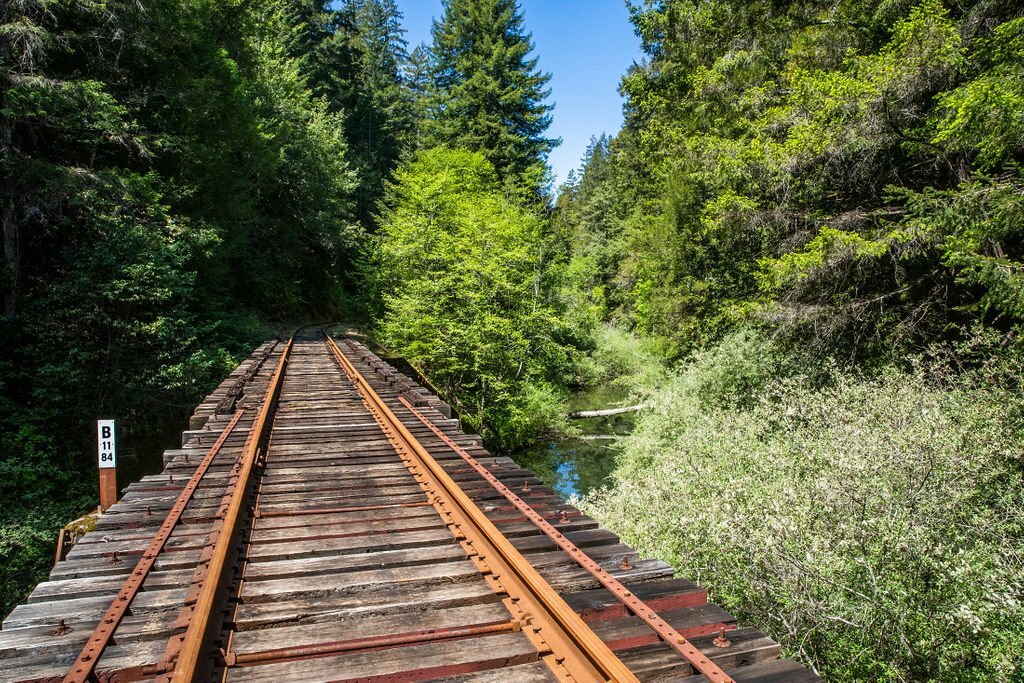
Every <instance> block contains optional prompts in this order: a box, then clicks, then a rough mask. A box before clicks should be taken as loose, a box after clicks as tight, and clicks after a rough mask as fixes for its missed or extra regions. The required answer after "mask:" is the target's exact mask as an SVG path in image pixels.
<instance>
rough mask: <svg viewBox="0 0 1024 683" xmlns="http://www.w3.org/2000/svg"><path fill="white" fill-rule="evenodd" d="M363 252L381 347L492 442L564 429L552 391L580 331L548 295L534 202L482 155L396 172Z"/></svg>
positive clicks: (571, 363)
mask: <svg viewBox="0 0 1024 683" xmlns="http://www.w3.org/2000/svg"><path fill="white" fill-rule="evenodd" d="M380 223H381V232H380V237H379V242H378V244H377V247H376V249H375V251H374V253H373V255H372V259H371V260H372V261H373V265H374V269H373V270H372V271H371V272H372V278H373V280H374V286H375V288H376V290H377V293H378V295H379V297H380V300H381V301H382V303H383V306H382V308H383V311H382V313H381V315H380V317H379V319H378V320H377V324H376V329H377V332H378V333H379V335H380V338H381V340H382V341H383V342H384V343H385V344H386V345H387V346H388V347H389V348H391V349H393V350H394V351H396V352H398V353H400V354H401V355H402V356H404V357H405V358H406V359H408V360H409V361H410V362H411V363H413V364H414V365H415V366H417V367H419V368H421V369H422V370H423V372H424V373H426V374H427V375H428V376H429V377H430V378H431V381H432V382H434V384H435V385H436V386H437V387H438V388H439V389H440V390H441V392H442V393H443V394H444V395H445V397H446V398H448V399H449V400H451V401H452V402H453V404H454V405H455V406H456V408H457V409H458V411H459V414H460V415H461V416H462V418H463V419H464V420H465V421H466V422H467V423H469V424H470V425H471V426H473V427H474V428H475V429H477V430H479V431H480V433H481V434H483V436H484V438H485V439H488V440H489V442H490V443H491V444H492V445H495V446H499V447H504V448H515V447H517V446H521V445H523V444H525V443H529V442H531V441H532V440H533V439H535V438H537V436H538V435H541V434H544V433H546V432H550V431H553V430H556V429H557V428H558V427H559V425H561V424H564V415H565V413H566V412H567V408H566V407H565V398H564V396H563V395H562V394H563V393H564V392H563V391H561V389H560V387H562V386H564V385H565V384H566V383H567V381H568V379H569V378H570V377H572V376H573V374H574V373H575V358H576V357H577V356H578V355H579V350H578V344H580V343H582V342H583V341H584V340H585V334H586V333H587V332H589V330H579V329H576V328H574V326H573V325H571V324H569V323H567V322H566V319H565V317H564V316H563V315H562V313H563V310H562V308H561V306H560V304H559V302H558V301H557V300H556V299H555V297H554V296H553V287H552V286H551V283H550V269H549V266H550V263H549V262H548V261H547V259H546V257H545V253H547V249H546V247H547V237H546V236H545V234H544V231H543V223H542V221H541V219H540V217H539V216H538V215H537V212H536V211H535V209H534V207H531V206H530V204H529V203H528V202H527V201H525V200H522V199H520V198H518V197H516V196H515V195H514V194H513V195H511V196H510V194H509V193H508V192H507V191H506V190H505V189H504V188H503V187H502V186H501V184H500V183H499V181H498V177H497V174H496V173H495V171H494V168H493V166H491V164H490V162H488V161H487V160H486V159H485V158H484V156H483V155H482V154H479V153H475V152H467V151H464V150H450V149H447V148H436V149H431V150H425V151H422V152H420V153H418V154H417V155H416V157H415V159H413V160H412V161H411V162H410V163H409V164H407V165H406V166H404V167H403V168H401V169H399V170H398V171H397V173H396V176H395V182H394V184H393V185H392V186H391V187H390V188H389V190H388V195H387V207H386V209H385V210H384V211H383V213H382V215H381V220H380Z"/></svg>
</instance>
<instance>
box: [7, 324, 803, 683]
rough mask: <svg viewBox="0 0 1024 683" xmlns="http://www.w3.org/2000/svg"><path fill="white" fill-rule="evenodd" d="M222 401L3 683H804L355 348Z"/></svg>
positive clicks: (125, 513) (256, 371)
mask: <svg viewBox="0 0 1024 683" xmlns="http://www.w3.org/2000/svg"><path fill="white" fill-rule="evenodd" d="M226 386H230V387H231V389H230V390H228V391H227V393H226V394H225V395H220V396H216V395H215V396H213V397H211V399H210V400H208V401H207V405H216V409H215V410H214V411H213V412H210V409H209V408H207V409H204V410H202V411H197V415H198V414H200V412H204V413H208V414H209V417H208V419H207V422H206V425H205V428H204V429H203V430H199V431H194V432H190V433H187V439H186V445H188V446H190V448H187V449H184V450H183V451H182V452H177V453H176V452H172V453H170V457H169V462H168V466H167V469H166V470H165V472H164V473H163V474H161V475H157V476H155V477H147V478H146V479H144V480H143V481H142V482H140V483H139V484H136V485H133V486H131V487H129V490H128V494H127V495H126V496H125V498H124V499H123V500H122V502H121V503H119V504H118V505H117V506H114V508H112V509H111V513H112V514H107V515H104V516H103V518H101V520H100V523H99V525H98V529H97V530H96V531H94V532H93V533H91V534H88V535H87V536H86V537H85V538H84V539H82V541H80V542H79V543H78V544H77V545H76V546H75V548H74V549H73V550H72V551H71V552H70V553H69V555H68V558H67V559H66V560H63V561H61V562H58V564H57V565H56V567H55V569H54V573H53V574H52V575H51V580H50V581H49V582H46V583H44V584H40V586H39V587H37V589H36V591H35V592H34V593H33V595H32V596H31V597H30V602H29V603H28V604H27V605H23V606H21V607H19V608H17V609H16V610H15V612H14V613H12V615H11V616H10V617H9V618H8V620H7V621H5V623H4V630H3V631H0V671H3V670H4V667H5V665H6V664H10V665H11V666H8V667H7V671H8V675H9V677H5V678H4V679H3V680H11V681H30V680H31V681H58V680H63V681H66V682H68V683H71V682H74V681H90V680H110V681H126V682H127V681H143V680H145V681H162V682H169V681H176V682H177V681H275V682H276V681H292V680H294V681H399V680H401V681H419V680H439V679H442V680H449V681H456V680H457V681H480V682H483V681H527V682H528V681H580V682H588V683H589V682H591V681H622V682H627V681H639V680H659V681H660V680H689V679H690V677H691V676H692V677H694V678H693V680H694V681H698V680H710V681H731V680H751V681H753V680H763V681H769V680H770V681H781V680H792V681H805V680H816V678H815V677H814V676H812V675H811V674H810V673H809V672H807V671H806V670H805V669H803V668H802V667H799V666H798V665H796V664H795V663H793V662H791V661H789V660H779V659H778V654H779V648H778V646H777V645H776V644H775V643H774V642H773V641H771V639H769V638H767V637H766V636H764V635H763V634H760V633H758V632H756V631H753V630H752V629H739V628H737V627H736V624H735V621H734V620H733V619H732V617H731V616H730V615H728V614H727V613H725V612H724V611H723V610H721V609H719V608H717V607H715V606H714V605H708V604H707V603H706V594H705V593H704V592H703V591H701V590H700V589H699V588H697V587H696V586H693V584H690V583H689V582H686V581H684V580H680V579H673V578H671V570H670V568H668V567H667V565H665V564H664V563H661V562H658V561H652V560H640V559H638V558H637V557H636V554H635V552H634V551H633V550H632V549H631V548H629V547H628V546H625V545H623V544H621V543H620V542H619V541H618V539H617V538H616V537H615V536H614V535H613V534H611V533H610V532H607V531H605V530H603V529H600V528H597V526H596V524H595V523H594V522H593V521H592V520H589V519H587V518H585V517H583V516H582V515H580V513H579V512H578V511H576V510H575V509H572V508H571V507H569V506H568V505H565V504H564V503H562V502H561V501H560V500H558V498H557V497H556V496H554V495H553V494H552V492H551V491H550V490H549V489H547V488H545V487H543V486H542V485H541V483H540V481H539V480H537V479H536V478H535V477H534V476H533V475H532V473H530V472H528V471H526V470H523V469H521V468H519V467H518V466H517V465H516V464H515V463H514V462H512V461H511V460H509V459H508V458H500V457H494V456H492V455H491V454H489V453H487V452H486V451H484V450H483V449H482V448H481V447H480V445H479V442H478V440H477V439H476V438H475V437H472V436H468V435H465V434H463V433H462V432H461V431H459V430H458V427H457V421H454V420H451V419H448V416H447V415H446V414H445V412H446V411H445V406H444V405H443V404H442V403H441V402H440V401H439V400H438V399H436V397H433V396H432V395H430V394H428V393H427V392H425V391H423V390H421V389H420V388H419V387H416V386H415V385H414V384H413V383H412V382H411V381H410V380H409V379H408V378H406V377H404V376H403V375H401V374H399V373H397V371H395V370H394V369H393V368H390V366H387V365H386V364H385V363H383V362H382V361H380V359H378V358H376V356H374V355H373V354H371V353H370V352H369V351H367V350H366V349H365V348H364V347H362V346H361V345H360V344H358V343H357V342H355V341H353V340H350V339H343V340H341V341H336V340H334V339H333V338H331V337H324V336H323V335H322V334H319V333H310V334H308V335H306V336H304V337H297V338H296V339H294V340H290V341H288V342H283V343H280V344H277V345H265V346H264V347H261V349H260V350H259V352H258V353H257V354H255V355H254V358H253V359H251V360H250V362H248V363H247V364H246V365H245V366H244V367H243V368H240V370H239V371H236V373H234V377H233V378H229V380H226V381H225V384H224V385H222V387H226ZM215 393H216V392H215ZM222 393H223V392H222ZM61 608H64V609H63V610H62V609H61ZM58 614H64V615H66V616H60V617H59V616H58ZM55 622H56V623H55ZM47 633H48V635H49V637H46V635H47ZM5 635H6V636H8V637H7V639H6V640H5ZM19 638H20V640H19ZM43 640H45V641H46V642H45V643H41V641H43ZM18 643H21V644H22V646H21V647H19V646H18ZM5 648H6V649H5Z"/></svg>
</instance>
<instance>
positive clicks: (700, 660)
mask: <svg viewBox="0 0 1024 683" xmlns="http://www.w3.org/2000/svg"><path fill="white" fill-rule="evenodd" d="M398 400H399V401H401V403H402V405H403V406H405V408H406V409H407V410H408V411H409V412H410V413H412V414H413V416H415V417H416V418H417V419H418V420H419V421H420V422H422V423H423V424H424V426H426V427H427V428H428V429H430V431H431V432H433V433H434V435H435V436H437V437H438V438H440V439H441V440H442V441H443V442H444V443H445V444H446V445H447V446H448V447H449V448H451V449H452V451H454V452H455V453H456V454H458V455H459V457H461V458H462V459H463V460H464V461H465V462H466V463H467V464H468V465H469V466H470V467H472V468H473V469H474V470H475V471H476V472H477V473H478V474H480V476H482V477H483V478H484V479H485V480H486V481H487V483H489V484H490V485H491V486H492V487H493V488H494V489H495V490H496V491H498V493H500V494H501V495H503V496H504V497H505V498H506V499H507V500H508V501H509V502H510V503H512V505H514V506H515V507H516V508H517V509H518V510H519V511H520V512H522V513H523V514H524V515H525V516H526V518H527V519H529V520H530V521H531V522H533V523H534V524H535V525H536V526H537V528H538V529H540V530H541V531H543V532H544V534H545V535H546V536H547V537H548V538H550V539H551V540H552V541H554V542H555V544H556V545H558V547H559V548H561V549H562V550H564V551H565V552H566V553H567V554H568V555H569V557H571V558H572V559H573V560H574V561H575V562H576V563H577V564H578V565H579V566H581V567H582V568H583V569H585V570H587V571H588V572H590V574H591V575H592V576H593V577H594V578H595V579H597V580H598V581H599V582H600V583H601V585H602V586H604V587H605V588H607V589H608V590H609V591H610V592H611V593H612V595H614V596H615V598H616V599H617V600H619V602H621V603H622V604H623V605H625V606H626V607H627V608H628V609H629V611H630V612H632V613H633V614H635V615H636V616H638V617H640V619H641V620H643V622H644V623H645V624H647V625H648V626H649V627H650V628H651V629H652V630H653V631H654V632H655V633H657V634H658V636H659V637H660V638H661V639H662V640H664V641H665V642H666V643H667V644H668V645H669V646H670V647H672V649H674V650H675V651H676V652H678V653H679V654H681V655H682V656H683V657H685V658H686V661H688V662H689V663H690V665H691V666H692V667H693V668H694V669H696V670H697V671H698V672H700V673H701V674H702V675H703V676H704V677H705V678H707V679H708V680H709V681H713V683H733V679H732V678H731V677H730V676H729V675H728V674H726V673H725V672H724V671H722V669H721V668H720V667H719V666H718V665H717V664H715V663H714V662H713V661H711V660H710V659H709V658H708V656H707V655H705V654H704V653H703V652H701V651H700V650H699V649H697V648H696V647H695V646H694V645H693V643H691V642H690V641H689V640H687V639H686V637H685V636H683V635H682V634H681V633H679V631H677V630H676V629H675V628H673V627H672V625H671V624H669V623H668V622H667V621H665V620H664V619H662V618H661V617H660V616H658V613H657V612H656V611H655V610H654V609H652V608H651V607H650V606H648V605H647V604H646V603H645V602H643V601H642V600H641V599H640V598H638V597H636V595H634V594H633V593H632V591H630V590H629V589H628V588H626V586H624V585H623V584H622V582H620V581H619V580H618V579H616V578H615V577H614V576H612V575H611V574H609V573H608V572H607V571H606V570H605V569H604V568H603V567H602V566H601V565H600V564H598V563H597V562H595V561H594V560H593V558H591V557H590V556H589V555H587V554H586V552H584V551H583V550H582V549H580V547H579V546H577V545H576V544H575V543H573V542H572V541H570V540H569V539H568V538H566V537H565V536H564V535H563V534H562V533H561V532H560V531H559V530H558V529H556V528H555V527H554V526H553V525H552V524H551V523H550V522H548V521H547V520H546V519H545V518H544V517H543V516H542V515H540V514H539V513H538V512H537V511H536V510H534V509H533V508H532V507H531V506H530V504H529V503H527V502H526V501H524V500H523V499H522V498H520V497H519V496H518V495H516V494H515V492H513V491H512V490H511V489H510V488H509V487H508V486H506V485H505V484H503V483H502V482H501V480H499V479H498V478H497V477H496V476H494V475H493V474H492V473H491V472H490V470H488V469H487V468H486V467H484V466H483V465H482V464H480V462H479V461H478V460H477V459H476V458H474V457H473V456H472V455H470V454H469V453H467V452H466V450H465V449H464V448H462V447H461V446H459V445H458V444H457V443H455V441H454V440H453V439H452V438H451V437H449V436H448V435H447V434H445V433H444V432H443V431H441V430H440V429H439V428H438V427H437V425H435V424H434V423H433V422H431V421H430V420H429V419H428V418H427V417H426V416H425V415H423V413H421V412H420V411H419V410H417V409H416V408H415V407H414V406H413V405H412V403H410V402H409V401H407V400H406V399H405V397H403V396H399V397H398ZM722 628H723V629H724V628H725V626H724V625H722ZM716 630H717V629H716Z"/></svg>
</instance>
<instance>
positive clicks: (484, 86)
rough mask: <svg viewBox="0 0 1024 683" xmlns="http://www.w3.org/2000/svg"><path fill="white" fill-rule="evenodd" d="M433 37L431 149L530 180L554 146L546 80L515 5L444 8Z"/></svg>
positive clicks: (464, 2)
mask: <svg viewBox="0 0 1024 683" xmlns="http://www.w3.org/2000/svg"><path fill="white" fill-rule="evenodd" d="M433 36H434V46H433V53H434V86H435V89H436V91H437V101H436V103H435V116H436V119H437V120H436V124H435V125H434V132H433V136H432V138H433V140H432V141H433V142H435V143H438V144H447V145H450V146H453V147H462V148H466V149H469V150H472V151H479V152H481V153H482V154H484V156H485V157H486V158H487V159H488V161H490V162H491V163H492V164H493V165H494V167H495V169H497V171H498V173H499V174H500V175H501V176H502V177H503V178H506V179H507V178H509V177H514V176H519V177H526V176H532V175H534V174H536V173H537V172H538V169H540V168H541V167H542V166H543V164H544V162H545V161H546V159H547V155H548V153H549V152H550V151H551V150H552V149H553V148H554V147H555V146H556V145H557V144H558V143H559V140H555V139H551V138H547V137H544V133H545V131H547V129H548V127H549V126H550V125H551V110H552V105H550V104H547V103H546V102H545V100H546V99H547V98H548V96H549V95H550V94H551V91H550V89H548V88H546V85H547V83H548V81H549V80H550V79H551V75H550V74H547V73H544V72H541V71H539V70H538V69H537V58H536V57H531V56H530V53H531V52H533V48H534V45H533V41H532V39H531V37H530V35H529V34H527V33H524V31H523V15H522V12H521V11H520V10H519V4H518V2H517V0H445V2H444V16H443V17H442V19H441V20H440V21H438V22H435V23H434V26H433Z"/></svg>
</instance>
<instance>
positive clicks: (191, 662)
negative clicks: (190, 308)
mask: <svg viewBox="0 0 1024 683" xmlns="http://www.w3.org/2000/svg"><path fill="white" fill-rule="evenodd" d="M293 342H294V338H292V339H289V340H288V343H287V345H286V346H285V348H284V352H283V353H282V354H281V358H280V360H279V361H278V363H277V369H276V370H274V375H273V377H272V378H271V380H270V385H269V386H268V387H267V392H266V394H265V395H264V398H263V405H262V406H261V407H260V411H259V413H258V414H257V416H256V420H255V421H254V422H253V425H252V428H251V429H250V430H249V438H248V439H247V440H246V443H245V449H244V450H243V452H242V455H241V458H240V459H239V462H240V465H241V466H240V468H239V471H238V479H237V482H236V486H235V489H234V491H233V493H232V495H231V499H230V500H229V501H228V504H227V508H226V510H225V512H224V516H223V519H222V524H221V527H220V531H219V533H218V535H217V539H216V542H215V543H214V545H213V549H212V554H211V556H210V562H209V565H208V566H207V568H206V573H205V578H204V579H203V583H202V588H201V589H200V591H199V595H198V597H197V598H196V602H195V605H194V607H193V608H192V610H191V618H190V619H189V622H188V627H187V629H186V631H185V635H184V638H183V640H182V641H181V645H180V650H179V651H178V653H177V657H176V659H175V661H174V670H173V672H172V674H171V676H170V678H169V679H164V680H170V681H172V682H173V683H191V682H192V681H193V680H194V679H195V676H196V670H197V668H198V667H199V660H200V657H201V656H202V653H203V647H204V644H205V642H206V639H207V635H208V634H207V631H208V629H209V626H210V618H211V616H212V613H213V609H214V606H215V604H216V599H217V592H218V590H219V589H220V586H221V583H222V581H223V576H224V570H225V568H226V567H227V556H228V551H229V549H230V548H231V545H232V540H233V538H234V536H235V534H236V533H237V531H238V525H239V522H240V521H241V518H242V515H241V513H242V504H243V502H244V500H245V495H246V491H247V489H248V485H249V480H250V479H251V477H252V471H253V466H254V464H255V462H256V456H257V453H258V451H259V448H260V441H261V440H262V438H263V434H264V431H265V430H266V428H267V420H268V418H269V417H270V412H271V410H272V409H273V405H274V403H276V401H277V397H278V395H279V394H280V391H281V383H282V379H283V378H284V370H285V366H286V365H287V363H288V354H289V353H290V352H291V350H292V344H293ZM172 642H173V641H172ZM158 680H160V679H158Z"/></svg>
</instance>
